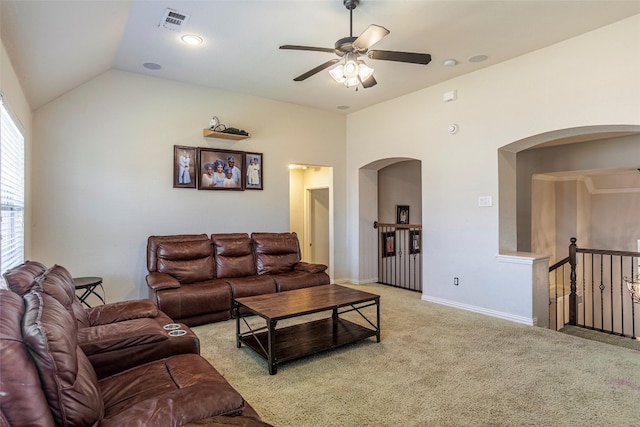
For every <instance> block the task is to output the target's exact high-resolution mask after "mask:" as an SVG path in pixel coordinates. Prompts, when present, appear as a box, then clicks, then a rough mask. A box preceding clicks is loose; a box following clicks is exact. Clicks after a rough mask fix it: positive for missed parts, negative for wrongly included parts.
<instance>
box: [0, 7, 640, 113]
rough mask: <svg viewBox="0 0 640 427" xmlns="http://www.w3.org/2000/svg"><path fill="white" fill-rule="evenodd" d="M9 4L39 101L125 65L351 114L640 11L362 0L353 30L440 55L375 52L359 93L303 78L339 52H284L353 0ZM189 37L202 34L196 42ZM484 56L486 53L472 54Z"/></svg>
mask: <svg viewBox="0 0 640 427" xmlns="http://www.w3.org/2000/svg"><path fill="white" fill-rule="evenodd" d="M0 2H1V8H0V13H1V16H0V27H1V32H0V34H1V36H2V40H3V42H4V45H5V47H6V49H7V52H8V55H9V57H10V59H11V62H12V64H13V67H14V69H15V70H16V73H17V74H18V76H19V79H20V80H21V83H22V85H23V89H24V90H25V93H26V96H27V98H28V101H29V103H30V106H31V107H32V108H33V109H37V108H38V107H40V106H42V105H44V104H46V103H48V102H50V101H51V100H53V99H55V98H56V97H58V96H60V95H62V94H64V93H66V92H68V91H69V90H71V89H73V88H75V87H77V86H78V85H81V84H83V83H85V82H87V81H89V80H91V79H92V78H94V77H96V76H98V75H100V74H101V73H103V72H105V71H107V70H110V69H118V70H124V71H129V72H133V73H140V74H145V75H149V76H155V77H160V78H166V79H172V80H177V81H182V82H188V83H193V84H197V85H203V86H210V87H214V88H220V89H223V90H228V91H233V92H239V93H246V94H250V95H256V96H260V97H266V98H270V99H274V100H279V101H285V102H291V103H295V104H300V105H305V106H310V107H315V108H320V109H325V110H328V111H333V112H344V113H349V112H353V111H356V110H358V109H362V108H364V107H367V106H370V105H372V104H376V103H379V102H382V101H385V100H388V99H392V98H395V97H398V96H401V95H404V94H407V93H410V92H413V91H416V90H420V89H423V88H425V87H428V86H430V85H433V84H436V83H439V82H442V81H446V80H448V79H451V78H453V77H456V76H459V75H462V74H465V73H469V72H473V71H476V70H478V69H480V68H483V67H488V66H491V65H494V64H496V63H499V62H502V61H505V60H508V59H510V58H513V57H516V56H519V55H523V54H526V53H528V52H532V51H534V50H537V49H540V48H543V47H545V46H549V45H552V44H554V43H558V42H560V41H563V40H566V39H568V38H571V37H575V36H577V35H580V34H582V33H585V32H587V31H591V30H593V29H596V28H599V27H602V26H604V25H607V24H610V23H612V22H615V21H618V20H621V19H624V18H627V17H629V16H632V15H635V14H638V13H640V1H639V0H587V1H583V0H561V1H556V0H547V1H540V0H502V1H486V0H467V1H465V0H405V1H398V0H361V1H360V3H359V5H358V6H357V7H356V9H355V10H354V11H353V35H354V36H357V35H359V34H360V33H362V32H363V31H364V30H365V29H366V28H367V26H369V25H370V24H377V25H381V26H384V27H385V28H387V29H388V30H389V31H390V34H389V35H388V36H386V37H385V38H384V39H382V40H381V41H379V42H378V43H377V44H376V45H375V46H374V48H375V49H380V50H399V51H407V52H420V53H429V54H431V55H432V61H431V63H430V64H428V65H416V64H406V63H399V62H391V61H383V60H373V59H365V61H366V62H367V63H368V64H369V65H370V66H372V67H373V68H374V69H375V73H374V76H375V78H376V80H377V82H378V84H377V85H376V86H374V87H371V88H368V89H363V88H362V87H360V88H359V89H358V90H357V91H356V90H355V89H354V88H350V89H348V88H346V87H344V86H343V85H340V84H338V83H336V82H334V81H333V80H332V79H331V78H330V76H329V74H328V72H327V71H326V70H324V71H321V72H319V73H317V74H315V75H313V76H312V77H309V78H308V79H306V80H304V81H302V82H294V81H293V78H294V77H296V76H298V75H300V74H302V73H304V72H306V71H308V70H310V69H312V68H314V67H316V66H318V65H320V64H322V63H324V62H326V61H328V60H329V59H332V58H334V57H336V56H335V55H334V54H333V53H325V52H314V51H292V50H280V49H279V46H281V45H285V44H294V45H305V46H315V47H326V48H333V46H334V43H335V42H336V40H338V39H340V38H343V37H345V36H349V35H350V21H349V11H348V10H347V9H346V8H345V6H344V5H343V0H210V1H202V0H200V1H189V0H173V1H160V0H158V1H155V0H122V1H113V0H108V1H104V0H102V1H101V0H94V1H59V0H42V1H39V0H31V1H26V0H0ZM168 8H169V9H173V10H175V11H177V12H179V13H180V14H183V15H185V16H188V19H187V20H186V21H185V23H184V25H182V26H181V28H180V30H179V31H172V30H169V29H167V28H165V27H164V26H163V25H161V21H162V18H163V16H164V14H165V12H166V10H167V9H168ZM184 34H195V35H198V36H200V37H201V38H202V39H203V40H204V42H203V43H202V44H201V45H200V46H195V47H194V46H188V45H186V44H185V43H183V42H182V41H181V39H180V36H182V35H184ZM478 55H486V56H487V57H488V58H487V59H486V60H485V61H482V62H472V61H470V58H472V57H474V56H478ZM447 59H453V60H455V61H456V65H453V66H446V65H444V61H445V60H447ZM594 60H597V52H594ZM145 63H153V64H157V65H159V66H160V68H159V69H156V70H152V69H148V68H145V67H144V66H143V64H145ZM338 107H341V109H337V108H338Z"/></svg>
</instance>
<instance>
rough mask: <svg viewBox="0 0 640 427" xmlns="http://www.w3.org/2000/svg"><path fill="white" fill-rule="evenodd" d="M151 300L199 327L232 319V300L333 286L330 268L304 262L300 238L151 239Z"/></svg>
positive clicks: (278, 235)
mask: <svg viewBox="0 0 640 427" xmlns="http://www.w3.org/2000/svg"><path fill="white" fill-rule="evenodd" d="M147 269H148V271H149V274H148V275H147V277H146V281H147V285H148V287H149V298H150V299H151V300H152V301H154V303H155V304H156V305H157V306H158V308H159V309H160V310H161V311H163V312H165V313H167V315H169V316H170V317H171V318H172V319H174V320H176V321H180V322H183V323H185V324H186V325H189V326H197V325H201V324H204V323H211V322H216V321H221V320H227V319H230V318H231V317H232V316H233V307H232V304H233V298H239V297H245V296H252V295H262V294H268V293H274V292H283V291H288V290H293V289H299V288H306V287H311V286H318V285H325V284H329V283H330V278H329V275H328V274H327V273H326V272H325V270H326V269H327V266H326V265H323V264H312V263H307V262H303V261H302V260H301V252H300V243H299V241H298V236H297V234H296V233H251V235H250V236H249V234H247V233H220V234H212V235H211V236H210V237H209V236H208V235H206V234H177V235H168V236H150V237H149V238H148V241H147Z"/></svg>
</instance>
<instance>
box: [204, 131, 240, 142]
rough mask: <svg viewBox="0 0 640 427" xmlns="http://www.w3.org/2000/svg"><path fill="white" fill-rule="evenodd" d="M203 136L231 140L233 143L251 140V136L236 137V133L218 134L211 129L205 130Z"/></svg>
mask: <svg viewBox="0 0 640 427" xmlns="http://www.w3.org/2000/svg"><path fill="white" fill-rule="evenodd" d="M202 136H204V137H205V138H220V139H231V140H233V141H240V140H241V139H247V138H249V135H236V134H235V133H225V132H218V131H215V130H211V129H203V130H202Z"/></svg>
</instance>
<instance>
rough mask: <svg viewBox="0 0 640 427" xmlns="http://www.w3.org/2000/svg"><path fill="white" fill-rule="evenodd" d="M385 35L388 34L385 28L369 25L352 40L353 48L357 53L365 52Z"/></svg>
mask: <svg viewBox="0 0 640 427" xmlns="http://www.w3.org/2000/svg"><path fill="white" fill-rule="evenodd" d="M387 34H389V30H387V29H386V28H384V27H381V26H380V25H373V24H372V25H369V27H367V29H366V30H364V32H363V33H362V34H360V36H359V37H358V38H357V39H355V40H354V42H353V48H354V49H356V50H359V51H365V50H367V49H369V48H370V47H371V46H373V45H374V44H376V43H378V42H379V41H380V40H382V38H383V37H385V36H386V35H387Z"/></svg>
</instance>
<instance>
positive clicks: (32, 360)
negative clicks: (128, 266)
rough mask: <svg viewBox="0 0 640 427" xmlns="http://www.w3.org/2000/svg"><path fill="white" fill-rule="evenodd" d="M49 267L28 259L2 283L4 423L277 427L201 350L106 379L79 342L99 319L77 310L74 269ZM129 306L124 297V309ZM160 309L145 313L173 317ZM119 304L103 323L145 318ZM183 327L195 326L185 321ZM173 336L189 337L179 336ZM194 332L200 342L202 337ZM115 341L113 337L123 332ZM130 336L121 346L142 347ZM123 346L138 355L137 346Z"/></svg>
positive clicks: (0, 399)
mask: <svg viewBox="0 0 640 427" xmlns="http://www.w3.org/2000/svg"><path fill="white" fill-rule="evenodd" d="M43 268H44V266H42V264H39V263H33V262H29V263H26V264H25V265H23V266H21V267H18V268H17V269H14V270H12V271H11V272H9V274H5V279H6V281H7V282H8V283H10V284H11V285H12V286H13V287H12V291H9V290H6V289H0V360H1V363H0V390H1V391H2V393H0V425H2V426H5V425H6V426H22V425H32V426H54V425H55V426H72V425H94V426H140V425H153V426H180V425H185V424H190V423H195V424H200V423H202V422H203V421H204V422H206V424H207V425H211V426H227V425H236V426H238V425H242V426H247V427H249V426H251V427H254V426H255V427H257V426H269V425H268V424H266V423H263V422H262V421H260V417H259V416H258V414H257V413H256V412H255V411H254V410H253V408H252V407H251V406H250V405H249V404H248V403H247V402H245V401H244V399H243V398H242V396H241V395H240V394H239V393H238V392H237V391H236V390H234V389H233V387H232V386H231V385H230V384H229V383H228V382H227V381H226V380H225V379H224V377H222V375H220V374H219V373H218V372H217V371H216V369H215V368H214V367H213V366H211V365H210V364H209V362H207V361H206V360H205V359H204V358H202V357H201V356H200V355H199V354H197V353H195V352H191V353H189V352H187V353H182V354H177V353H176V354H173V355H168V356H166V357H162V358H159V359H158V358H155V359H153V360H152V361H148V362H146V363H142V364H133V363H129V365H131V366H129V367H128V368H127V369H124V370H118V372H116V373H112V374H106V375H104V376H103V377H102V378H98V376H97V374H96V370H100V369H101V366H100V363H102V362H101V361H100V360H93V361H90V359H89V358H88V357H87V355H85V352H84V351H83V349H82V348H81V346H80V339H81V337H82V334H81V333H80V331H81V330H82V329H90V328H91V327H86V328H85V327H82V324H81V323H80V321H79V319H77V317H78V316H77V315H78V314H79V316H80V317H82V314H80V313H78V312H77V311H75V310H74V304H75V301H77V299H74V298H75V297H74V298H71V299H72V300H74V302H71V303H69V302H68V301H67V299H69V295H68V294H67V293H66V291H65V290H64V289H65V288H66V285H65V284H63V283H62V282H64V281H68V280H71V279H70V276H69V275H68V272H67V271H66V270H65V269H64V268H63V267H60V266H54V267H52V268H51V269H45V271H44V272H42V273H40V271H41V270H42V269H43ZM30 279H31V283H29V281H30ZM16 290H20V292H15V291H16ZM116 304H118V303H116ZM78 305H79V304H78ZM142 305H143V306H144V305H145V304H144V303H142ZM125 306H126V303H121V304H119V308H120V309H122V308H124V307H125ZM80 308H81V309H82V307H80ZM128 308H129V309H131V310H132V315H133V316H135V315H138V316H144V313H145V312H147V314H148V311H149V309H148V307H147V309H143V310H140V311H137V312H136V302H134V303H133V305H130V306H129V307H128ZM153 308H154V312H155V313H156V316H155V317H139V318H138V319H157V318H162V319H169V321H171V319H170V318H167V317H166V315H164V314H163V313H161V312H159V311H157V309H156V308H155V307H153ZM120 309H119V310H116V312H120V314H121V315H115V314H114V313H112V315H109V316H99V317H100V318H101V319H102V320H103V321H104V320H106V319H107V317H109V318H110V320H112V323H110V324H102V325H100V326H104V327H105V328H107V327H111V326H113V327H116V328H118V327H120V326H121V325H124V324H127V322H130V321H131V320H138V319H128V320H125V319H124V318H123V315H124V316H125V317H126V314H125V313H126V312H127V310H126V309H124V310H120ZM109 310H110V308H108V305H107V306H103V310H102V311H101V313H103V314H104V313H108V312H109ZM136 313H137V314H136ZM85 314H86V313H85ZM119 323H120V324H121V325H118V324H119ZM95 327H96V328H99V326H95ZM79 328H80V329H79ZM181 328H183V330H188V328H187V327H186V326H184V325H182V326H181ZM121 330H122V331H123V333H124V329H121ZM136 332H137V331H136ZM164 335H165V336H166V335H168V333H167V331H164ZM174 338H180V337H171V338H170V339H174ZM193 339H195V341H196V342H197V337H195V336H192V338H190V340H191V341H193ZM110 340H111V341H110V342H111V343H112V344H113V343H114V341H113V340H115V337H110ZM123 340H124V342H123V343H120V344H119V345H118V346H119V349H121V350H125V349H126V348H127V344H129V345H130V346H131V348H133V349H134V350H135V349H138V350H139V349H140V348H141V347H140V346H139V345H138V343H136V342H135V340H132V339H130V338H127V337H126V334H125V336H124V337H123ZM94 344H95V343H94ZM156 345H157V343H156ZM165 345H168V343H165ZM143 346H144V344H143ZM156 350H158V351H159V347H156ZM174 350H176V349H175V348H174ZM122 354H124V356H123V357H129V355H130V354H132V353H128V354H129V355H128V354H127V353H122ZM105 363H112V362H111V361H107V362H105ZM110 371H111V368H109V369H106V370H103V372H110Z"/></svg>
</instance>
